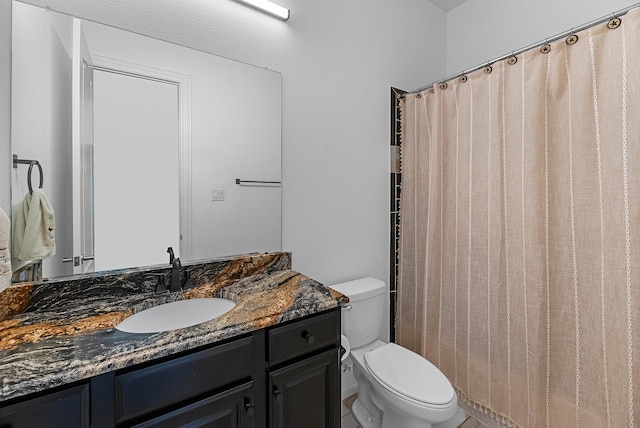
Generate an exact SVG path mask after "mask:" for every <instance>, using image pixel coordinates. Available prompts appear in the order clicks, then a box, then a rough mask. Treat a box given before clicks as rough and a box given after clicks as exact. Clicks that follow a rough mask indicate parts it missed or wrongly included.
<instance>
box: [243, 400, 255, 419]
mask: <svg viewBox="0 0 640 428" xmlns="http://www.w3.org/2000/svg"><path fill="white" fill-rule="evenodd" d="M244 412H245V413H246V415H247V416H249V417H251V416H253V414H254V413H255V412H256V410H255V409H254V408H253V403H252V402H251V399H250V398H245V399H244Z"/></svg>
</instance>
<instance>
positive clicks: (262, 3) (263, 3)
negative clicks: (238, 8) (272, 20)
mask: <svg viewBox="0 0 640 428" xmlns="http://www.w3.org/2000/svg"><path fill="white" fill-rule="evenodd" d="M237 1H239V2H240V3H244V4H246V5H249V6H251V7H253V8H255V9H258V10H260V11H262V12H266V13H268V14H269V15H273V16H275V17H276V18H280V19H282V20H283V21H286V20H288V19H289V17H290V16H291V11H290V10H289V9H287V8H284V7H282V6H279V5H277V4H275V3H271V2H270V1H268V0H237Z"/></svg>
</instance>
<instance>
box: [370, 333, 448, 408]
mask: <svg viewBox="0 0 640 428" xmlns="http://www.w3.org/2000/svg"><path fill="white" fill-rule="evenodd" d="M364 360H365V364H366V365H367V368H368V369H369V371H370V372H371V374H372V375H373V376H374V377H375V378H376V379H377V380H378V381H379V382H381V383H382V384H383V385H385V386H387V387H388V388H389V389H391V390H393V391H395V392H396V393H397V394H399V395H401V396H405V397H409V398H411V399H413V400H416V401H420V402H422V403H426V404H435V405H444V404H448V403H450V402H451V401H452V400H453V399H454V397H455V391H454V390H453V387H452V386H451V383H449V380H448V379H447V378H446V377H445V375H444V374H442V372H441V371H440V370H438V368H437V367H436V366H434V365H433V364H431V362H429V361H428V360H427V359H425V358H423V357H421V356H420V355H418V354H416V353H414V352H412V351H410V350H408V349H406V348H403V347H401V346H399V345H396V344H395V343H388V344H386V345H384V346H381V347H379V348H377V349H374V350H373V351H370V352H367V353H366V354H364Z"/></svg>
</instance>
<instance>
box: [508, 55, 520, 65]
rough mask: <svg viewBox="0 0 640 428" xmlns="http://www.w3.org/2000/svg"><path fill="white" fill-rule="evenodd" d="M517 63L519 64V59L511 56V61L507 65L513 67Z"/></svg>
mask: <svg viewBox="0 0 640 428" xmlns="http://www.w3.org/2000/svg"><path fill="white" fill-rule="evenodd" d="M516 62H518V57H517V56H515V55H511V56H510V57H509V59H507V63H509V65H513V64H515V63H516Z"/></svg>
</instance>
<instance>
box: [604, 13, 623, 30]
mask: <svg viewBox="0 0 640 428" xmlns="http://www.w3.org/2000/svg"><path fill="white" fill-rule="evenodd" d="M620 24H622V19H620V18H616V17H615V16H614V17H613V18H611V19H610V20H609V22H608V23H607V28H608V29H610V30H615V29H616V28H618V27H619V26H620Z"/></svg>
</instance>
